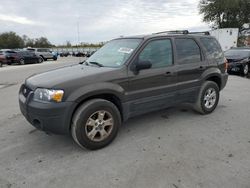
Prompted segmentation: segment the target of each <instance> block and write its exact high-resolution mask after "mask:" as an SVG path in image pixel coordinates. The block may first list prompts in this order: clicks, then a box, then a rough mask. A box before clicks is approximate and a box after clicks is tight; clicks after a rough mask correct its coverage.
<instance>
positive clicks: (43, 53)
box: [26, 48, 57, 61]
mask: <svg viewBox="0 0 250 188" xmlns="http://www.w3.org/2000/svg"><path fill="white" fill-rule="evenodd" d="M26 50H29V51H32V52H34V53H35V54H36V55H38V56H40V57H41V58H42V59H43V60H44V61H47V60H48V59H53V60H54V61H56V60H57V56H56V55H55V54H53V53H52V52H51V50H50V49H48V48H26Z"/></svg>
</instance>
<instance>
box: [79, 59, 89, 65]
mask: <svg viewBox="0 0 250 188" xmlns="http://www.w3.org/2000/svg"><path fill="white" fill-rule="evenodd" d="M83 63H85V65H89V64H88V62H87V61H85V60H84V61H82V62H80V63H79V64H83Z"/></svg>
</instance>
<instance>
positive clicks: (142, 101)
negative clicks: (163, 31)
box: [127, 38, 177, 117]
mask: <svg viewBox="0 0 250 188" xmlns="http://www.w3.org/2000/svg"><path fill="white" fill-rule="evenodd" d="M135 59H136V60H135V61H134V62H133V64H132V65H130V66H131V67H132V66H134V65H135V64H137V63H140V62H145V61H149V62H151V64H152V67H151V68H149V69H145V70H140V71H139V72H134V71H130V70H129V72H128V76H129V91H128V93H127V97H128V100H129V111H130V117H131V116H134V115H139V114H143V113H146V112H150V111H154V110H159V109H162V108H165V107H167V106H170V105H171V104H172V103H173V102H174V98H175V92H176V81H177V78H176V71H175V65H174V58H173V48H172V40H171V39H169V38H162V39H154V40H150V41H148V42H147V43H146V44H145V45H144V47H143V49H142V50H141V52H140V53H139V55H138V56H137V57H136V58H135Z"/></svg>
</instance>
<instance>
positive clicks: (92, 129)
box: [71, 99, 121, 150]
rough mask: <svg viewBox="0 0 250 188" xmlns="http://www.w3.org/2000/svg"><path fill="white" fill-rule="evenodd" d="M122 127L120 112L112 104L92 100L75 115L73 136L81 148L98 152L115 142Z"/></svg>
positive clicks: (72, 126)
mask: <svg viewBox="0 0 250 188" xmlns="http://www.w3.org/2000/svg"><path fill="white" fill-rule="evenodd" d="M107 120H110V121H107ZM105 121H106V122H107V124H106V125H105ZM88 122H89V123H88ZM120 125H121V115H120V112H119V110H118V109H117V107H116V106H115V105H114V104H113V103H112V102H109V101H107V100H103V99H92V100H89V101H87V102H85V103H83V104H82V105H81V106H80V107H79V108H78V109H77V110H76V112H75V114H74V115H73V120H72V125H71V135H72V137H73V139H74V141H75V142H76V143H77V144H78V145H79V146H80V147H84V148H87V149H90V150H96V149H100V148H103V147H105V146H107V145H108V144H110V143H111V142H112V141H113V140H114V138H115V137H116V136H117V133H118V130H119V127H120ZM101 132H102V133H101Z"/></svg>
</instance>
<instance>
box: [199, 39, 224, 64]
mask: <svg viewBox="0 0 250 188" xmlns="http://www.w3.org/2000/svg"><path fill="white" fill-rule="evenodd" d="M201 43H202V44H203V46H204V47H205V49H206V51H207V57H208V58H209V59H218V58H223V52H222V50H221V47H220V45H219V43H218V42H217V41H216V40H215V39H213V38H201Z"/></svg>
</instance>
